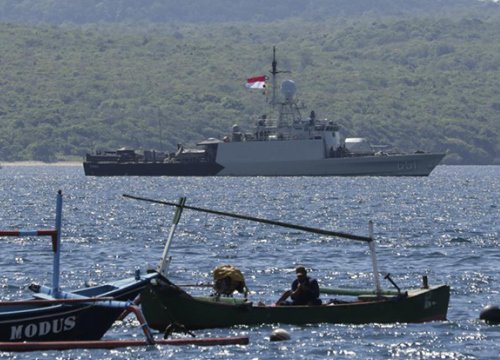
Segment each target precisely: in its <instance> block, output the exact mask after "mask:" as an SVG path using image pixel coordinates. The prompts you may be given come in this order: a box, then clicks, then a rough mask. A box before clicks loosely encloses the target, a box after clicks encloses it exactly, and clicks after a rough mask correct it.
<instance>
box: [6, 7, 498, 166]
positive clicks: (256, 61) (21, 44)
mask: <svg viewBox="0 0 500 360" xmlns="http://www.w3.org/2000/svg"><path fill="white" fill-rule="evenodd" d="M200 1H201V0H200ZM55 2H56V1H53V3H55ZM462 2H465V0H464V1H462ZM462 2H459V3H462ZM17 3H18V4H19V6H21V5H22V4H24V5H26V4H28V3H30V2H29V1H18V2H17ZM42 3H45V4H47V3H52V2H44V1H40V4H42ZM74 3H76V4H79V3H82V2H78V1H75V2H74ZM96 3H98V2H97V1H96ZM100 3H102V4H107V3H108V2H100ZM129 3H130V4H132V3H134V2H132V1H130V2H129ZM150 3H158V4H159V3H161V2H159V1H156V2H155V1H150ZM165 3H167V2H165ZM279 3H282V2H279ZM409 3H411V1H409ZM31 4H33V3H32V2H31ZM318 4H326V3H325V2H322V1H318ZM2 6H5V1H4V2H2V1H1V0H0V9H2ZM102 6H105V5H102ZM186 6H187V5H186ZM147 9H149V7H147ZM494 9H497V8H496V7H495V8H494ZM61 11H62V10H61ZM0 13H2V12H1V10H0ZM11 15H12V14H11ZM483 15H484V16H481V17H479V16H471V15H463V16H459V17H449V16H444V17H438V16H422V17H404V18H385V17H370V16H368V17H363V18H362V19H359V20H356V19H351V20H346V18H340V17H339V18H330V19H328V20H321V21H309V20H304V19H297V18H288V19H284V20H281V21H277V22H272V23H249V22H225V23H212V24H194V23H175V24H154V25H152V24H150V23H149V24H148V23H142V24H140V25H131V24H124V23H114V24H99V25H96V24H87V25H84V26H74V25H47V24H38V25H36V26H34V25H26V24H15V23H6V22H4V23H0V89H1V96H0V123H1V124H2V132H1V133H0V161H14V160H43V161H55V160H57V159H63V158H69V157H81V156H83V155H84V154H85V153H86V152H89V151H92V150H95V149H106V148H107V149H114V148H118V147H122V146H127V147H134V148H144V149H151V148H156V149H164V150H168V151H173V150H174V149H175V148H176V145H177V144H178V143H186V144H194V143H195V142H197V141H199V140H201V139H203V138H206V137H218V136H221V135H223V134H224V133H226V132H227V131H229V130H230V128H231V126H232V125H233V124H235V123H238V124H239V125H240V127H242V128H246V129H249V128H250V127H251V126H253V124H254V123H255V119H256V118H257V117H258V116H259V115H260V114H262V113H263V112H264V111H266V96H264V95H263V94H262V93H261V92H259V91H248V90H246V89H245V88H244V86H243V84H244V82H245V79H246V78H247V77H250V76H254V75H261V74H269V70H270V66H271V64H270V63H271V57H272V47H273V46H276V48H277V57H278V63H279V65H278V66H279V68H281V69H282V70H291V71H292V73H291V74H286V75H285V76H286V77H289V78H291V79H293V80H295V82H296V84H297V87H298V93H297V95H298V97H299V98H300V99H301V100H302V101H304V103H305V104H306V105H307V110H304V111H305V112H306V113H307V112H308V111H310V110H315V111H316V113H317V114H318V116H319V117H321V118H325V117H326V118H329V119H331V120H334V121H336V122H337V123H339V124H340V125H341V126H342V129H343V132H344V134H345V135H347V136H364V137H367V138H369V139H370V140H371V142H372V143H375V144H393V145H395V146H396V147H398V148H399V149H401V150H406V151H415V150H425V151H446V152H448V154H449V155H448V156H447V158H446V162H447V163H463V164H473V163H474V164H500V141H499V135H500V120H499V119H500V97H499V93H500V85H499V84H500V33H499V32H498V29H499V28H500V17H499V16H498V15H496V13H495V12H494V11H492V12H490V13H488V14H487V15H485V14H483ZM61 16H62V15H61Z"/></svg>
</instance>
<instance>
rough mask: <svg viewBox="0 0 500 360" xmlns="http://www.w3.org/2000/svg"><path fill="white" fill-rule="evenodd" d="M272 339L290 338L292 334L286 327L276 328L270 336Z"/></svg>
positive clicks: (282, 339)
mask: <svg viewBox="0 0 500 360" xmlns="http://www.w3.org/2000/svg"><path fill="white" fill-rule="evenodd" d="M269 340H270V341H284V340H290V334H289V333H288V331H286V330H285V329H274V330H273V332H272V333H271V336H270V337H269Z"/></svg>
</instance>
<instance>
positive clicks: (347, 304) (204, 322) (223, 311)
mask: <svg viewBox="0 0 500 360" xmlns="http://www.w3.org/2000/svg"><path fill="white" fill-rule="evenodd" d="M124 196H125V197H128V198H132V199H137V200H143V201H147V202H152V203H158V204H163V205H169V206H176V207H177V210H176V215H175V218H174V223H173V225H172V229H171V232H170V235H169V240H168V242H167V245H166V247H165V250H164V253H163V257H162V262H161V264H163V265H160V266H159V269H158V271H159V272H160V274H162V277H160V278H157V279H155V280H153V281H151V286H149V287H147V288H145V289H144V290H143V291H142V292H141V308H142V311H143V313H144V316H145V317H146V320H147V322H148V324H149V325H150V326H151V327H152V328H154V329H157V330H159V331H165V329H167V328H169V327H172V326H174V325H175V326H180V327H182V328H183V329H188V330H196V329H205V328H220V327H230V326H233V325H260V324H272V323H284V324H295V325H305V324H313V323H334V324H363V323H419V322H427V321H439V320H446V315H447V311H448V303H449V298H450V288H449V286H447V285H436V286H429V285H428V282H427V277H425V276H424V277H423V284H422V287H421V288H417V289H410V290H408V291H404V292H403V291H401V289H400V288H399V287H398V286H397V285H396V284H395V283H394V281H393V280H392V279H391V278H390V276H389V274H387V275H386V276H385V278H386V279H388V280H389V281H390V282H391V283H392V284H393V285H394V287H395V288H396V291H387V290H386V291H383V290H382V288H381V286H380V279H379V271H378V265H377V259H376V255H375V240H374V236H373V224H372V222H371V221H370V223H369V236H359V235H353V234H347V233H341V232H335V231H330V230H323V229H315V228H311V227H306V226H301V225H295V224H289V223H285V222H280V221H273V220H267V219H261V218H256V217H252V216H246V215H239V214H234V213H227V212H222V211H216V210H210V209H204V208H200V207H194V206H187V205H185V198H181V200H180V201H179V203H172V202H167V201H160V200H154V199H147V198H141V197H136V196H131V195H124ZM183 209H190V210H195V211H201V212H206V213H211V214H216V215H221V216H230V217H233V218H238V219H244V220H250V221H257V222H261V223H265V224H270V225H278V226H283V227H287V228H291V229H295V230H301V231H307V232H311V233H315V234H319V235H326V236H334V237H340V238H345V239H350V240H355V241H360V242H365V243H367V244H368V246H369V249H370V254H371V260H372V266H373V279H374V284H375V289H374V290H354V289H325V288H323V289H320V290H321V292H323V293H328V294H337V295H353V296H356V297H357V298H356V299H355V300H353V301H341V302H340V301H332V302H330V303H326V304H322V305H300V306H299V305H287V306H278V305H274V304H273V305H262V304H257V305H256V304H254V303H253V302H251V301H248V300H247V299H236V298H232V297H223V296H210V297H200V296H191V295H190V294H188V293H187V292H186V291H184V290H183V289H181V287H180V286H177V285H175V284H174V283H172V282H171V281H169V280H168V279H167V277H166V274H165V269H166V268H167V266H168V263H169V262H170V258H167V254H168V250H169V249H168V248H169V246H170V242H171V240H172V237H173V232H174V231H175V226H176V225H177V223H178V221H179V218H180V214H181V212H182V210H183Z"/></svg>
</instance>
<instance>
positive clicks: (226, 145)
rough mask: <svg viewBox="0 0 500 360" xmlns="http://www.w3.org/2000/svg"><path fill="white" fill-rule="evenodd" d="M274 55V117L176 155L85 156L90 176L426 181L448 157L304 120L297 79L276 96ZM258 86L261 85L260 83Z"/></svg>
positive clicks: (124, 152)
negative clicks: (408, 178)
mask: <svg viewBox="0 0 500 360" xmlns="http://www.w3.org/2000/svg"><path fill="white" fill-rule="evenodd" d="M283 72H286V71H278V69H277V61H276V51H275V49H273V61H272V70H271V72H270V73H271V77H272V84H270V85H271V90H272V100H271V101H270V102H269V108H270V111H269V114H265V115H262V116H260V117H259V118H258V119H256V120H255V124H254V126H253V128H252V129H250V130H248V131H244V130H242V128H241V127H240V125H238V124H235V125H234V126H233V127H232V129H231V132H230V133H229V134H227V135H225V136H222V137H221V138H208V139H205V140H202V141H200V142H198V143H197V147H196V148H187V147H185V146H184V145H181V144H179V145H178V148H177V151H175V152H171V153H166V152H163V151H156V150H146V151H142V152H141V151H137V150H134V149H129V148H122V149H119V150H115V151H98V152H96V153H94V154H87V155H86V157H85V160H84V162H83V168H84V172H85V175H87V176H428V175H429V174H430V173H431V171H432V170H433V169H434V168H435V167H436V166H437V165H438V164H439V163H440V161H441V160H442V159H443V157H444V156H445V154H443V153H424V152H422V151H420V150H417V151H415V152H413V153H402V152H400V151H397V150H390V149H387V148H386V147H385V146H380V145H373V146H372V145H371V144H370V142H369V141H368V140H367V139H366V138H359V137H353V138H344V137H342V136H341V134H340V126H339V125H338V124H336V123H335V122H334V121H331V120H321V119H319V118H318V117H317V116H316V113H315V112H314V111H311V112H310V113H309V116H303V115H302V111H303V109H304V107H303V106H302V105H299V102H298V99H297V98H296V96H295V94H296V85H295V83H294V81H292V80H289V79H285V80H284V81H282V83H281V86H280V90H281V96H280V97H279V98H278V96H277V94H276V89H277V75H278V74H280V73H283ZM266 81H267V76H259V77H254V78H251V79H248V80H247V85H249V86H248V87H249V88H257V89H264V88H265V89H266V91H267V85H268V84H266ZM256 84H257V85H256Z"/></svg>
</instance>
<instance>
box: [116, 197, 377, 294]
mask: <svg viewBox="0 0 500 360" xmlns="http://www.w3.org/2000/svg"><path fill="white" fill-rule="evenodd" d="M123 196H124V197H126V198H129V199H134V200H141V201H146V202H150V203H155V204H161V205H168V206H176V207H177V210H176V214H175V217H174V221H173V223H174V224H172V228H171V230H170V234H169V238H168V240H167V245H166V246H165V249H164V253H163V256H162V261H161V263H160V264H161V265H160V266H159V267H158V268H159V270H158V271H159V272H160V273H162V272H161V271H163V270H164V269H166V266H168V259H167V257H166V254H167V252H168V248H169V247H170V242H171V240H172V236H173V232H174V231H175V227H176V226H177V223H178V222H179V219H180V213H182V210H183V209H189V210H195V211H200V212H205V213H209V214H214V215H222V216H228V217H233V218H236V219H243V220H249V221H256V222H260V223H264V224H270V225H277V226H282V227H286V228H290V229H295V230H302V231H306V232H311V233H314V234H320V235H328V236H335V237H340V238H344V239H350V240H357V241H363V242H366V243H368V247H369V249H370V257H371V260H372V268H373V279H374V283H375V293H376V294H377V295H378V296H380V295H381V293H382V289H381V286H380V278H379V273H378V264H377V256H376V253H375V241H374V236H373V222H372V221H371V220H370V222H369V223H368V233H369V236H361V235H353V234H348V233H343V232H338V231H330V230H324V229H317V228H312V227H309V226H302V225H296V224H290V223H285V222H282V221H275V220H268V219H263V218H257V217H254V216H248V215H240V214H234V213H229V212H224V211H218V210H211V209H205V208H201V207H196V206H188V205H185V202H186V198H181V200H180V201H179V203H173V202H169V201H162V200H154V199H148V198H144V197H139V196H133V195H127V194H123ZM179 211H180V212H179Z"/></svg>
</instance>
